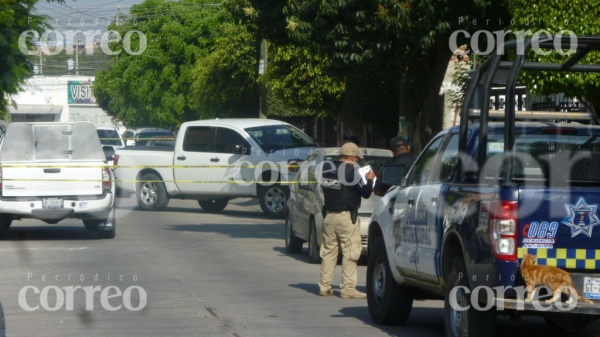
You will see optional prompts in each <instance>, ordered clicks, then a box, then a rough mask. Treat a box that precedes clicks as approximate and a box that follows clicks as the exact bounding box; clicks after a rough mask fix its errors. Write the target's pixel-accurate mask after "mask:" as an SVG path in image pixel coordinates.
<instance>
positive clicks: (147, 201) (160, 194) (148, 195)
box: [135, 173, 169, 211]
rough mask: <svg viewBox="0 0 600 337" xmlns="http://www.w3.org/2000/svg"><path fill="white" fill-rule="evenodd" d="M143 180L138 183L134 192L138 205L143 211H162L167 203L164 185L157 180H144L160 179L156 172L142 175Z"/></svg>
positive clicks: (167, 198)
mask: <svg viewBox="0 0 600 337" xmlns="http://www.w3.org/2000/svg"><path fill="white" fill-rule="evenodd" d="M141 180H143V181H144V182H141V183H139V185H138V188H137V191H136V193H135V195H136V197H137V202H138V205H139V206H140V208H141V209H143V210H144V211H162V210H163V209H165V208H166V207H167V204H168V203H169V197H168V196H167V191H166V190H165V185H164V184H163V183H159V182H146V181H147V180H162V179H161V178H159V177H158V176H157V175H156V174H152V173H148V174H144V176H142V179H141Z"/></svg>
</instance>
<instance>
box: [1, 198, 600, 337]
mask: <svg viewBox="0 0 600 337" xmlns="http://www.w3.org/2000/svg"><path fill="white" fill-rule="evenodd" d="M119 203H120V206H119V211H118V214H117V218H118V225H117V226H118V227H117V237H116V238H115V239H113V240H96V239H95V237H94V234H93V233H89V232H87V231H86V230H85V228H84V227H83V225H82V224H81V222H80V221H74V220H69V221H64V222H61V223H59V224H58V225H48V224H45V223H42V222H38V221H33V220H27V221H16V222H14V223H13V226H12V227H11V230H10V232H9V233H10V234H9V239H8V241H5V242H0V257H1V259H2V260H1V261H2V263H1V266H2V273H1V275H0V301H1V302H2V305H3V306H4V310H5V315H6V324H7V335H8V336H36V335H44V336H185V335H189V336H239V337H243V336H277V337H279V336H344V337H350V336H361V337H362V336H369V337H371V336H419V337H420V336H442V335H443V329H444V326H443V313H442V309H441V308H442V302H440V301H422V302H416V304H415V308H414V309H413V313H412V315H411V317H410V320H409V322H408V323H407V325H406V326H403V327H382V326H376V325H373V324H372V323H371V320H370V318H369V313H368V309H367V303H366V300H344V299H340V298H339V297H338V296H335V297H319V296H317V292H318V286H317V282H318V276H319V266H318V265H311V264H309V263H308V258H307V255H306V254H303V255H288V254H287V253H286V252H285V248H284V242H283V237H284V226H283V222H282V221H281V220H273V219H268V218H266V217H264V216H263V215H262V213H261V212H260V208H259V207H258V205H257V204H256V202H255V201H254V200H237V201H234V203H231V204H230V205H229V206H228V207H227V209H226V210H225V211H224V212H223V213H221V214H218V215H213V214H206V213H204V212H202V210H201V209H200V207H199V206H198V204H197V203H196V202H193V201H178V200H173V201H171V203H170V204H169V207H168V208H167V209H166V210H165V211H163V212H143V211H139V210H137V209H136V207H135V201H134V199H133V198H131V199H120V201H119ZM340 269H341V266H338V268H337V270H336V278H335V282H337V284H338V285H339V282H340V281H341V273H340ZM96 275H97V280H96V279H95V277H96ZM365 275H366V267H365V266H360V267H359V285H360V286H359V289H360V290H363V291H364V284H365ZM82 277H83V281H82ZM121 279H122V280H121ZM27 286H29V288H27V289H26V290H27V293H26V296H23V298H22V300H23V299H24V300H26V303H25V302H24V301H22V302H21V305H20V304H19V293H20V292H22V291H23V289H24V287H27ZM70 286H73V287H76V286H81V287H90V288H89V290H91V287H92V286H96V287H100V289H99V290H101V289H107V288H108V287H110V286H114V287H117V288H119V289H120V290H121V291H125V290H126V289H128V288H130V287H133V286H137V287H139V288H141V289H143V291H144V292H145V293H146V294H147V303H146V305H145V306H144V307H143V309H141V310H139V311H131V310H128V309H127V308H125V306H124V299H123V297H122V296H116V297H114V298H111V299H110V300H109V303H107V304H108V305H110V306H112V307H116V306H118V305H122V306H121V309H120V310H117V311H109V310H107V308H108V309H110V307H109V306H108V305H107V306H103V305H102V303H100V301H99V292H97V293H95V295H93V296H89V298H87V297H86V292H85V291H84V290H81V289H76V290H75V291H74V295H73V296H72V297H73V299H72V301H69V300H68V297H69V296H67V295H65V294H66V293H68V291H67V292H65V291H64V290H62V289H57V288H56V287H58V288H63V287H70ZM34 287H35V288H37V289H38V290H39V291H40V292H41V293H45V294H47V296H42V294H36V293H34ZM139 288H135V289H139ZM44 289H45V290H44ZM130 289H132V291H131V294H132V295H131V296H130V297H129V298H131V300H130V303H129V302H127V301H125V302H127V304H128V305H129V307H131V308H133V309H136V308H138V307H141V305H142V304H143V301H142V302H140V296H139V294H140V292H139V291H138V290H135V289H134V288H130ZM56 290H60V294H62V296H58V298H59V300H60V298H61V297H62V298H64V300H65V301H64V303H62V305H58V306H57V302H56V301H57V295H56V294H57V292H56ZM108 290H109V292H108V294H109V295H110V294H115V293H116V289H114V288H111V289H108ZM335 290H336V295H338V294H339V288H336V289H335ZM111 291H112V292H111ZM45 298H48V300H47V302H48V303H47V305H46V303H43V302H44V299H45ZM69 302H72V303H73V307H72V308H68V303H69ZM23 303H25V304H26V305H28V306H31V307H35V306H36V305H40V304H43V305H44V306H46V308H49V309H53V308H56V310H54V311H50V310H46V309H44V308H43V307H42V306H40V307H39V308H37V310H33V311H26V310H25V309H23V305H22V304H23ZM58 304H61V303H58ZM86 305H88V306H90V308H91V309H93V310H86ZM500 332H501V335H510V336H511V337H518V336H527V337H534V336H544V337H548V336H566V335H567V334H563V333H559V332H556V331H553V330H551V329H549V328H548V327H547V326H546V325H545V323H544V321H543V320H542V319H541V318H528V319H525V320H524V321H523V323H522V324H521V325H520V326H512V325H510V321H509V320H507V319H502V320H501V325H500ZM580 336H600V328H598V327H597V326H595V327H592V328H591V329H589V330H588V333H586V334H585V335H580Z"/></svg>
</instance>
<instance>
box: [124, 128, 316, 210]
mask: <svg viewBox="0 0 600 337" xmlns="http://www.w3.org/2000/svg"><path fill="white" fill-rule="evenodd" d="M317 148H319V146H318V145H317V144H316V143H315V142H314V141H313V140H312V139H311V138H310V137H308V136H307V135H305V134H304V133H303V132H302V131H300V130H298V129H297V128H295V127H294V126H292V125H290V124H287V123H284V122H280V121H275V120H268V119H214V120H202V121H194V122H187V123H183V124H182V125H181V128H180V130H179V132H178V134H177V139H176V141H175V147H174V149H173V148H169V147H167V146H146V147H130V148H123V149H119V150H117V153H116V155H115V165H116V166H115V167H116V175H117V178H118V180H119V183H118V187H119V189H120V190H121V192H123V193H124V194H128V193H135V195H136V198H137V201H138V205H139V206H140V207H141V208H142V209H144V210H153V211H156V210H161V209H164V208H165V207H166V206H167V204H168V202H169V199H172V198H177V199H194V200H198V203H199V204H200V207H202V209H203V210H205V211H207V212H220V211H221V210H223V209H224V208H225V207H226V206H227V203H228V202H229V200H231V199H234V198H248V197H258V198H259V201H260V206H261V209H262V210H263V212H264V213H266V214H267V215H270V216H273V217H283V215H284V212H285V205H286V202H287V198H288V196H289V187H288V186H287V184H288V182H289V181H291V180H292V177H293V176H295V172H297V171H298V170H299V167H298V166H297V165H296V164H298V163H301V162H302V161H304V159H305V158H307V157H308V156H309V154H311V152H312V150H314V149H317Z"/></svg>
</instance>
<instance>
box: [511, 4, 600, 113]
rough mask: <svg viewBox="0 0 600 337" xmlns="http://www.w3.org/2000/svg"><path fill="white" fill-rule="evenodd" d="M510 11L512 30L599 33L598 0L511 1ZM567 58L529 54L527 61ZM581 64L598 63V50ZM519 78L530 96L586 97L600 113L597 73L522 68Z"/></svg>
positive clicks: (558, 55)
mask: <svg viewBox="0 0 600 337" xmlns="http://www.w3.org/2000/svg"><path fill="white" fill-rule="evenodd" d="M510 10H511V12H512V14H513V17H514V23H515V24H514V25H511V26H509V27H508V28H509V29H511V30H513V31H517V30H523V31H526V30H531V32H532V33H536V32H539V31H541V30H546V31H548V32H549V33H551V34H557V33H559V32H561V31H563V30H569V31H571V32H574V33H575V34H577V35H582V36H586V35H587V36H590V35H593V36H598V35H600V20H598V18H599V17H600V2H599V1H597V0H595V1H587V0H545V1H534V2H532V1H526V0H514V1H511V2H510ZM567 57H568V56H563V55H560V54H559V53H557V52H552V53H551V54H549V55H539V54H534V53H533V52H530V53H529V54H528V60H529V61H532V62H544V63H555V62H559V63H562V62H564V61H565V60H566V59H567ZM580 63H581V64H600V52H598V51H592V52H591V53H589V54H588V55H587V56H586V57H585V58H584V59H583V60H581V61H580ZM519 81H520V82H521V83H523V84H525V85H526V86H527V88H528V89H529V92H530V93H531V94H533V95H548V94H554V93H564V94H565V95H567V96H568V97H578V98H582V97H585V100H586V101H587V102H588V103H589V104H590V105H591V106H592V107H593V108H594V109H595V111H596V112H597V113H598V112H600V95H598V92H599V91H600V76H599V74H597V73H567V72H539V71H536V72H533V71H530V72H527V71H524V72H522V73H521V75H520V78H519Z"/></svg>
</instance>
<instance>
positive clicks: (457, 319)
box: [450, 288, 465, 336]
mask: <svg viewBox="0 0 600 337" xmlns="http://www.w3.org/2000/svg"><path fill="white" fill-rule="evenodd" d="M456 302H457V303H458V305H459V306H460V307H462V308H464V307H465V303H464V302H465V296H464V290H463V289H462V288H458V291H457V292H456ZM451 310H452V313H451V317H450V319H451V326H452V334H453V335H454V336H460V331H461V326H462V321H463V319H464V315H463V312H462V311H458V310H456V309H454V308H452V309H451Z"/></svg>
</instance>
